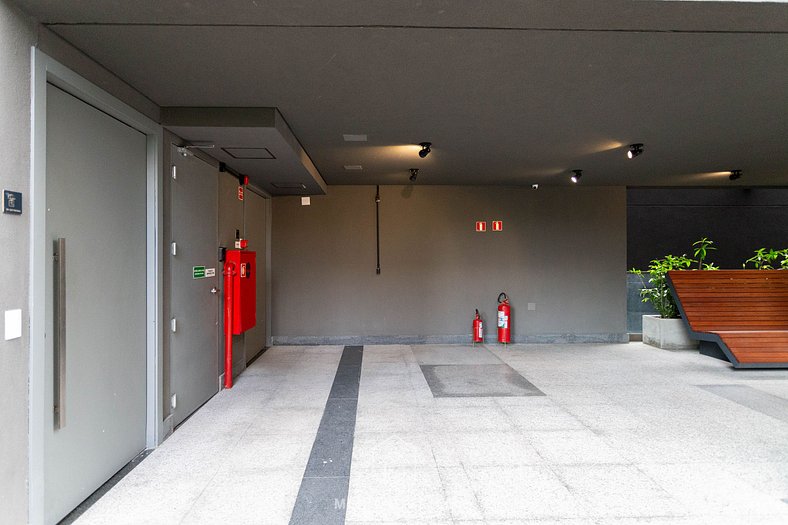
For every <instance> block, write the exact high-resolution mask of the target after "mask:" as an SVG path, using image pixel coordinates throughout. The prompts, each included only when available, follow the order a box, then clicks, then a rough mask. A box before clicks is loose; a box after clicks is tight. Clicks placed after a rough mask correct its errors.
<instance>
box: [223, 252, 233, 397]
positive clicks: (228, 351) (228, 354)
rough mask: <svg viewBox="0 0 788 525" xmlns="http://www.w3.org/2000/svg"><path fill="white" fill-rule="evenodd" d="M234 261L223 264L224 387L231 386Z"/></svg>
mask: <svg viewBox="0 0 788 525" xmlns="http://www.w3.org/2000/svg"><path fill="white" fill-rule="evenodd" d="M234 276H235V263H233V262H229V261H228V262H226V263H225V264H224V388H232V387H233V277H234Z"/></svg>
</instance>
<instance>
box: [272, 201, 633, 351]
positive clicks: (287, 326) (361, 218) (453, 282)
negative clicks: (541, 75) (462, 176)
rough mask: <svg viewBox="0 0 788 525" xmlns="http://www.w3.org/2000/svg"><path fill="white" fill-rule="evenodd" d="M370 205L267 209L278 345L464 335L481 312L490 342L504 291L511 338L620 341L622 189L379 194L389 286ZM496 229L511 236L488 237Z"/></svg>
mask: <svg viewBox="0 0 788 525" xmlns="http://www.w3.org/2000/svg"><path fill="white" fill-rule="evenodd" d="M374 196H375V187H374V186H356V187H345V186H334V187H330V188H329V193H328V195H327V196H319V197H312V205H311V206H301V204H300V199H298V198H294V197H280V198H274V199H273V234H272V235H273V239H272V243H273V245H272V249H273V261H272V265H273V269H272V270H273V284H272V288H273V289H272V294H273V306H272V308H273V311H272V323H273V329H272V331H273V336H274V338H275V341H276V340H278V341H291V342H292V341H295V340H298V339H299V338H304V337H306V338H309V337H313V338H316V340H319V339H321V338H323V339H325V338H335V339H336V338H338V337H343V336H348V337H356V338H359V337H360V338H366V339H367V340H373V339H374V338H375V337H383V338H389V339H391V338H396V337H400V338H401V337H403V336H409V337H412V338H417V339H418V338H419V337H421V338H430V337H433V338H436V337H437V338H444V339H449V338H451V337H454V338H460V337H467V338H469V337H470V324H471V319H472V314H473V311H474V308H479V309H480V311H481V312H482V314H483V317H484V320H485V323H486V331H487V332H488V334H489V333H492V332H493V331H494V330H495V325H494V323H495V311H496V298H497V296H498V293H499V292H501V291H506V292H507V293H508V294H509V296H510V298H511V300H512V309H513V313H512V320H513V321H512V322H513V333H514V337H515V340H517V341H525V340H539V338H540V337H542V338H544V339H545V340H557V339H561V340H577V339H579V340H583V337H585V336H589V335H592V334H595V335H596V336H597V337H598V338H600V340H610V338H612V339H613V340H620V337H619V336H620V335H621V334H624V333H625V332H626V278H625V269H626V266H625V263H626V247H625V246H626V245H625V242H626V217H625V190H624V188H614V187H597V188H569V189H565V188H545V189H541V190H539V191H533V190H531V189H523V188H483V187H456V186H383V187H381V200H382V202H381V205H380V210H381V226H380V228H381V268H382V272H381V275H375V203H374ZM497 219H500V220H503V221H504V231H503V232H492V231H490V224H489V221H492V220H497ZM477 220H485V221H488V231H487V232H486V233H476V232H475V231H474V222H475V221H477ZM528 303H535V306H536V309H535V310H533V311H529V310H528V308H527V306H528ZM606 338H607V339H606Z"/></svg>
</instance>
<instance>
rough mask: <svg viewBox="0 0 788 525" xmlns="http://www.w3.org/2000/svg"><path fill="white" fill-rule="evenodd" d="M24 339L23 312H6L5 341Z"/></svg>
mask: <svg viewBox="0 0 788 525" xmlns="http://www.w3.org/2000/svg"><path fill="white" fill-rule="evenodd" d="M20 337H22V310H6V311H5V340H6V341H10V340H11V339H19V338H20Z"/></svg>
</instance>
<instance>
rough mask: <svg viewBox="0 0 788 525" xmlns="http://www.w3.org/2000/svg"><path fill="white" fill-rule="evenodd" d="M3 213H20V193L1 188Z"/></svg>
mask: <svg viewBox="0 0 788 525" xmlns="http://www.w3.org/2000/svg"><path fill="white" fill-rule="evenodd" d="M3 213H13V214H14V215H22V193H20V192H18V191H9V190H3Z"/></svg>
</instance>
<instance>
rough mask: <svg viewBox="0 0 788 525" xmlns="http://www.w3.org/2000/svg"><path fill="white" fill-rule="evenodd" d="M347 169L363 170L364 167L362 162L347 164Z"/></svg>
mask: <svg viewBox="0 0 788 525" xmlns="http://www.w3.org/2000/svg"><path fill="white" fill-rule="evenodd" d="M345 169H346V170H347V171H361V170H363V169H364V167H363V166H362V165H361V164H345Z"/></svg>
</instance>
